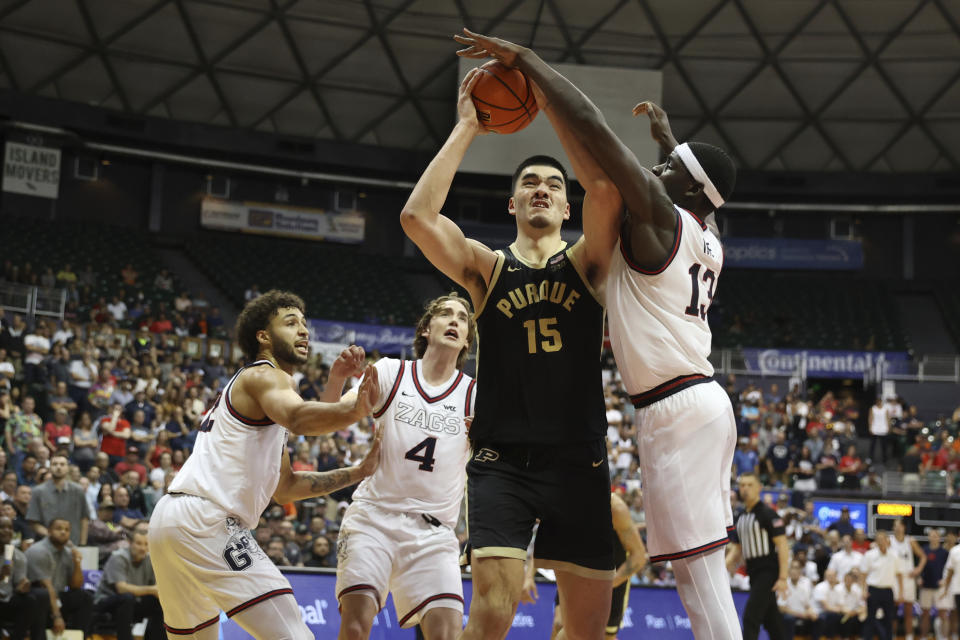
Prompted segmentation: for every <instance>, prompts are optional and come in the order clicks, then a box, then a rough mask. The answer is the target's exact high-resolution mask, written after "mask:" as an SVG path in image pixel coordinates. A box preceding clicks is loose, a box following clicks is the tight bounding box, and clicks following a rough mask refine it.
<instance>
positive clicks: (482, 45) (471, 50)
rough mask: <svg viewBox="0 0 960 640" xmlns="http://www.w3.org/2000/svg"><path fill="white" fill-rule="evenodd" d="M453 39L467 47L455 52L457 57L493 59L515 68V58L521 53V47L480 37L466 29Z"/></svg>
mask: <svg viewBox="0 0 960 640" xmlns="http://www.w3.org/2000/svg"><path fill="white" fill-rule="evenodd" d="M453 39H454V40H456V41H457V42H459V43H460V44H462V45H466V47H467V48H466V49H460V51H457V55H458V56H460V57H462V58H475V59H483V58H493V59H494V60H497V61H499V62H502V63H503V64H505V65H507V66H508V67H514V66H516V64H517V57H518V56H519V55H520V54H521V53H522V52H523V47H521V46H520V45H518V44H514V43H512V42H508V41H506V40H503V39H501V38H491V37H489V36H484V35H480V34H479V33H474V32H473V31H470V29H467V28H466V27H464V28H463V34H462V35H461V34H459V33H458V34H456V35H455V36H453Z"/></svg>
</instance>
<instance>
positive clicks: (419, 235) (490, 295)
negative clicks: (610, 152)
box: [400, 71, 621, 640]
mask: <svg viewBox="0 0 960 640" xmlns="http://www.w3.org/2000/svg"><path fill="white" fill-rule="evenodd" d="M478 77H479V75H478V73H477V72H476V71H472V72H471V73H470V74H468V75H467V77H466V78H465V79H464V82H463V84H462V85H461V87H460V92H459V101H458V106H457V109H458V114H459V120H458V122H457V124H456V126H455V127H454V129H453V132H452V133H451V134H450V137H449V138H448V139H447V141H446V143H445V144H444V145H443V147H442V148H441V149H440V151H439V152H438V153H437V155H436V157H435V158H434V159H433V161H432V162H431V163H430V165H429V166H428V167H427V169H426V171H425V172H424V173H423V175H422V176H421V178H420V180H419V182H418V183H417V186H416V187H415V188H414V190H413V192H412V193H411V195H410V198H409V200H408V201H407V204H406V206H405V207H404V209H403V212H402V214H401V217H400V222H401V224H402V225H403V229H404V231H405V232H406V234H407V235H408V236H409V237H410V238H411V239H412V240H413V241H414V242H415V243H416V244H417V246H419V247H420V249H421V250H422V251H423V253H424V255H426V256H427V258H428V259H429V260H430V261H431V262H432V263H433V264H434V266H436V267H437V268H438V269H440V270H441V271H442V272H443V273H445V274H446V275H447V276H449V277H450V278H452V279H453V280H454V281H456V282H457V283H459V284H460V285H462V286H463V287H465V288H466V289H467V291H468V292H469V294H470V296H471V298H472V299H473V302H474V306H475V308H476V309H477V311H476V317H477V325H478V337H479V344H480V347H479V354H478V362H479V370H478V376H477V401H476V408H475V413H474V420H473V424H472V426H471V430H470V437H471V440H472V443H473V447H474V455H473V458H472V460H471V462H470V463H469V464H468V465H467V474H468V475H467V505H468V513H467V515H468V527H469V532H470V542H471V545H472V571H473V584H474V588H473V600H472V602H471V607H470V617H469V622H468V624H467V627H466V629H465V630H464V633H463V635H462V636H461V638H476V639H478V640H479V639H482V640H491V639H495V638H503V637H505V636H506V633H507V631H509V629H510V624H511V622H512V620H513V616H514V613H515V611H516V607H517V603H518V601H519V599H520V592H521V587H522V584H523V560H524V558H525V556H526V548H527V545H528V543H529V542H530V537H531V532H532V528H533V525H534V522H535V521H536V520H537V519H538V518H539V519H540V522H541V524H540V528H539V533H538V536H537V541H536V549H535V555H536V558H537V565H538V566H539V567H544V568H550V569H554V570H555V571H556V574H557V582H558V588H559V590H560V602H561V607H562V608H563V614H564V620H565V621H566V628H565V630H564V632H565V634H566V637H568V638H577V639H579V638H584V639H587V638H589V639H591V640H600V639H601V638H603V632H604V626H605V625H604V623H605V621H606V616H607V612H608V611H609V610H610V591H611V587H610V585H611V579H612V578H613V575H614V563H613V555H612V546H613V542H612V538H613V531H612V529H611V528H610V525H609V522H610V517H611V516H610V501H609V499H608V495H609V486H610V484H609V471H608V468H607V455H606V446H605V441H604V437H605V434H606V418H605V408H604V403H603V392H602V383H601V378H600V344H601V340H602V333H603V306H602V304H601V303H600V300H602V298H601V292H600V291H598V289H600V288H602V286H603V283H604V280H605V278H606V272H607V269H608V267H609V259H610V255H609V252H608V251H606V250H602V251H600V250H598V249H597V248H598V247H601V246H602V247H607V246H610V244H611V242H610V238H609V237H607V236H610V235H611V234H612V235H614V236H615V235H616V232H615V230H609V229H606V228H603V229H600V228H597V229H593V228H590V227H589V226H588V224H587V223H586V219H587V216H585V217H584V218H585V224H584V237H582V238H581V239H580V240H579V241H578V242H577V243H575V244H574V245H573V246H572V247H567V246H566V244H565V243H564V242H563V240H562V239H561V237H560V226H561V224H562V223H563V221H564V220H567V219H569V217H570V206H569V204H568V203H567V194H566V191H567V177H566V173H565V171H564V170H563V167H562V165H560V163H559V162H557V161H556V160H554V159H553V158H549V157H545V156H534V157H532V158H530V159H528V160H527V161H525V162H523V163H522V164H521V165H520V166H519V167H518V168H517V171H516V173H515V174H514V177H513V183H512V185H511V186H512V197H511V198H510V199H509V201H508V203H507V210H508V212H509V213H510V215H512V216H514V217H515V218H516V224H517V238H516V241H515V242H514V243H513V244H511V245H510V246H509V247H507V248H505V249H503V250H501V251H493V250H491V249H490V248H488V247H486V246H484V245H483V244H481V243H479V242H477V241H475V240H470V239H468V238H466V237H465V236H464V235H463V232H462V231H461V230H460V228H459V227H458V226H457V225H456V224H455V223H454V222H453V221H452V220H450V219H449V218H447V217H445V216H443V215H441V214H440V209H441V207H442V206H443V203H444V200H445V199H446V196H447V192H448V191H449V188H450V185H451V183H452V181H453V177H454V175H455V174H456V172H457V168H458V167H459V165H460V162H461V161H462V160H463V156H464V154H465V153H466V151H467V148H468V147H469V145H470V143H471V142H472V140H473V139H474V137H475V136H476V135H477V134H479V133H481V128H480V124H479V122H478V121H477V116H476V110H475V108H474V106H473V103H472V101H471V99H470V91H471V90H472V88H473V84H474V83H475V82H476V79H477V78H478ZM560 137H561V142H563V143H564V145H565V148H566V149H567V154H568V155H569V156H570V158H571V161H572V163H573V165H574V169H575V170H576V172H577V177H578V179H579V180H580V183H581V184H582V185H583V186H584V188H585V190H586V192H587V195H586V198H585V200H584V205H583V206H584V209H585V210H589V209H591V208H596V209H603V210H604V212H603V214H600V213H598V214H597V215H594V216H592V217H590V219H594V220H600V219H603V217H606V216H608V215H610V212H609V211H608V210H610V209H617V208H619V207H620V206H621V204H620V196H619V194H618V193H617V191H616V190H615V189H613V188H612V185H610V184H609V181H607V180H606V177H605V176H604V175H603V174H602V173H601V172H600V171H599V170H598V169H597V167H596V164H595V163H593V162H592V161H589V162H585V161H582V160H581V157H588V156H587V155H586V154H585V153H583V149H582V148H581V147H579V146H577V145H576V144H575V142H574V141H573V140H572V139H566V138H567V137H565V136H564V135H562V134H561V136H560ZM569 138H572V137H569ZM603 226H604V227H605V226H606V225H603ZM598 227H600V225H598ZM601 240H602V241H601ZM571 504H576V505H577V508H576V509H571V508H570V505H571ZM585 541H589V543H585Z"/></svg>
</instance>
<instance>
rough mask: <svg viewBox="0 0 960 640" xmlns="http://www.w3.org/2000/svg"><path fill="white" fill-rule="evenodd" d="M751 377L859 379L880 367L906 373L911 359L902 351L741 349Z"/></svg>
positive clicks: (889, 370)
mask: <svg viewBox="0 0 960 640" xmlns="http://www.w3.org/2000/svg"><path fill="white" fill-rule="evenodd" d="M743 359H744V362H745V363H746V365H747V370H748V371H749V372H750V373H759V374H760V375H764V376H792V375H795V374H797V373H798V372H800V371H801V370H805V371H806V374H807V376H808V377H810V378H859V377H861V376H863V374H864V373H865V372H867V371H874V370H876V368H877V367H883V369H884V371H886V372H887V373H892V374H902V373H909V367H910V356H909V355H908V354H907V353H906V352H903V351H830V350H814V349H744V350H743Z"/></svg>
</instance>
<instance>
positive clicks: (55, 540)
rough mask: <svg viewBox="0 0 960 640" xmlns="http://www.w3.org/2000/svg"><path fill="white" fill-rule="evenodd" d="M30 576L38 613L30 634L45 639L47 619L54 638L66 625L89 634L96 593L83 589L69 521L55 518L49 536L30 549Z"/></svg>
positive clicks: (28, 555) (37, 638)
mask: <svg viewBox="0 0 960 640" xmlns="http://www.w3.org/2000/svg"><path fill="white" fill-rule="evenodd" d="M25 555H26V556H27V577H28V578H29V579H30V583H31V586H32V587H33V590H32V595H33V598H34V600H35V601H36V603H37V607H38V609H39V612H38V614H37V616H34V618H33V619H34V624H33V630H32V631H31V635H32V636H33V638H34V639H35V640H39V639H40V638H44V637H45V636H44V631H43V629H44V627H46V622H47V618H48V617H49V618H50V620H51V623H52V624H51V627H50V628H51V629H52V630H53V635H54V636H55V637H58V636H61V635H63V630H64V629H66V628H67V627H69V628H71V629H81V630H83V632H84V634H86V632H87V630H88V627H89V626H90V614H91V612H92V605H93V596H92V595H91V594H90V592H89V591H84V590H83V569H82V568H81V567H80V560H81V557H80V550H79V549H78V548H77V547H75V546H73V545H71V544H70V521H69V520H65V519H63V518H54V519H53V520H52V521H51V522H50V524H49V526H48V531H47V537H46V538H44V539H43V540H41V541H40V542H37V543H36V544H34V545H32V546H31V547H30V548H29V549H27V551H26V554H25Z"/></svg>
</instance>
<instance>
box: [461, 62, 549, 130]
mask: <svg viewBox="0 0 960 640" xmlns="http://www.w3.org/2000/svg"><path fill="white" fill-rule="evenodd" d="M480 72H481V73H482V74H483V75H482V76H481V77H480V79H479V80H477V83H476V84H475V85H474V86H473V92H472V93H471V97H472V98H473V104H474V106H476V108H477V117H478V118H479V119H480V124H482V125H483V128H484V129H486V130H487V131H493V132H495V133H515V132H517V131H520V130H521V129H523V128H524V127H526V126H527V125H528V124H530V123H531V122H533V119H534V118H535V117H536V115H537V111H538V108H537V101H536V99H535V98H534V97H533V89H532V88H531V87H530V85H529V83H527V77H526V76H525V75H523V73H522V72H521V71H519V70H518V69H511V68H509V67H506V66H504V65H502V64H500V63H499V62H497V61H491V62H488V63H486V64H485V65H483V66H482V67H480Z"/></svg>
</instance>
